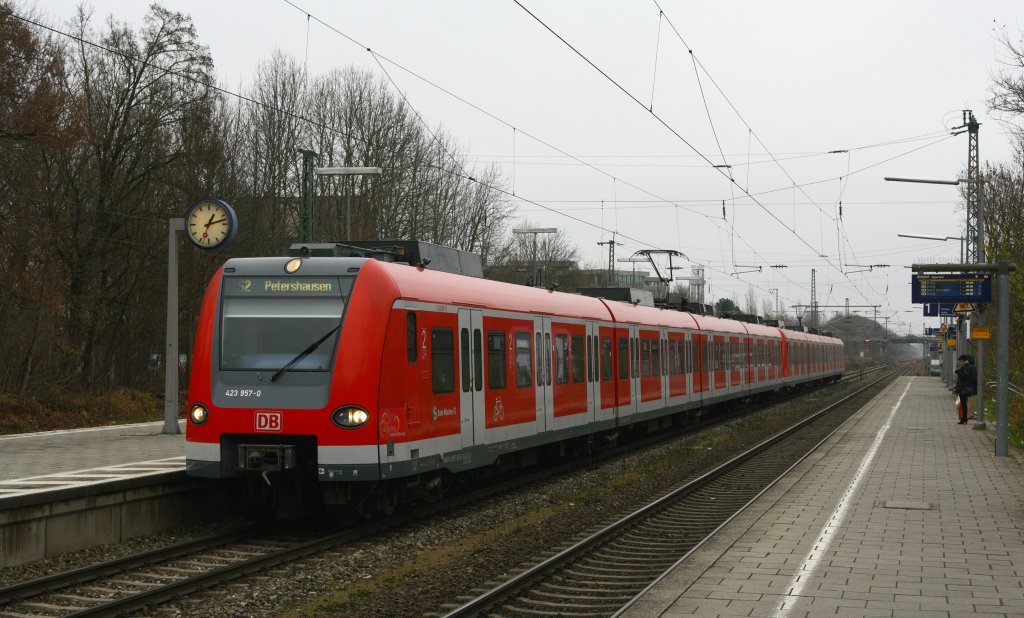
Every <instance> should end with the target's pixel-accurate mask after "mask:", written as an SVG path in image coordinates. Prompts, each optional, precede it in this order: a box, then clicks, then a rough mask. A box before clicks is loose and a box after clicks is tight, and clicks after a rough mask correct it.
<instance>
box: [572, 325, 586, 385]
mask: <svg viewBox="0 0 1024 618" xmlns="http://www.w3.org/2000/svg"><path fill="white" fill-rule="evenodd" d="M583 354H584V350H583V336H582V335H573V336H572V383H573V384H578V383H580V382H582V381H583V377H584V375H585V374H584V371H585V369H586V368H585V367H584V363H585V362H586V359H585V358H584V356H583Z"/></svg>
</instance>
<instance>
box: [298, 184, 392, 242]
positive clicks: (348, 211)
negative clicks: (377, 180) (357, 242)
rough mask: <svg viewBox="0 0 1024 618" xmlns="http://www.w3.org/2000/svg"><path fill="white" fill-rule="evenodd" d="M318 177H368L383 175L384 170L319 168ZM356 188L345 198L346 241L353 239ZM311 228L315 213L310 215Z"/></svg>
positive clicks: (350, 190) (351, 189)
mask: <svg viewBox="0 0 1024 618" xmlns="http://www.w3.org/2000/svg"><path fill="white" fill-rule="evenodd" d="M313 171H314V172H316V175H317V176H366V175H377V174H381V173H382V172H383V170H382V169H381V168H379V167H318V168H316V169H315V170H313ZM353 193H355V191H354V187H352V188H350V189H349V191H348V194H347V195H346V198H345V239H346V240H351V239H352V194H353ZM309 221H310V227H312V221H313V213H309Z"/></svg>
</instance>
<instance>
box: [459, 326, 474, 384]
mask: <svg viewBox="0 0 1024 618" xmlns="http://www.w3.org/2000/svg"><path fill="white" fill-rule="evenodd" d="M459 367H461V368H462V371H461V372H460V373H461V374H462V392H463V393H468V392H469V389H471V388H472V387H473V384H472V378H471V376H470V369H469V329H468V328H463V329H462V330H461V331H459Z"/></svg>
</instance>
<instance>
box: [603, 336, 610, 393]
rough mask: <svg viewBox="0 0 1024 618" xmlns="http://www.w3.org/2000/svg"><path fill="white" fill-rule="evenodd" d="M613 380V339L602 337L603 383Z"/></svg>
mask: <svg viewBox="0 0 1024 618" xmlns="http://www.w3.org/2000/svg"><path fill="white" fill-rule="evenodd" d="M611 379H612V338H611V337H601V381H603V382H607V381H608V380H611Z"/></svg>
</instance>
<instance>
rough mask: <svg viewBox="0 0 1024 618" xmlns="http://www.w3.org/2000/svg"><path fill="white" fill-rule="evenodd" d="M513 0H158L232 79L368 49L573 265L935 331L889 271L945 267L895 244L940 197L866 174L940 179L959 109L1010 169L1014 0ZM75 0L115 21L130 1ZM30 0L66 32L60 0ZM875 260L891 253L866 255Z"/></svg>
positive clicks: (351, 61) (358, 56) (67, 6)
mask: <svg viewBox="0 0 1024 618" xmlns="http://www.w3.org/2000/svg"><path fill="white" fill-rule="evenodd" d="M519 2H520V3H521V5H522V6H520V4H517V3H516V2H515V1H514V0H492V1H487V2H481V1H479V0H476V1H472V0H448V1H444V2H440V1H431V2H427V1H422V0H421V1H412V0H402V1H399V0H375V1H373V2H351V1H337V0H330V1H329V0H290V1H287V0H249V1H243V0H205V1H203V2H199V1H196V0H165V1H164V2H163V3H162V4H163V5H164V6H167V7H168V8H171V9H174V10H178V11H181V12H184V13H188V14H191V15H192V17H193V19H194V21H195V24H196V27H197V30H198V32H199V35H200V37H201V39H202V40H203V41H204V42H205V43H206V44H208V45H209V47H210V49H211V52H212V56H213V59H214V62H215V64H216V67H217V74H218V76H219V78H220V79H221V81H222V82H223V83H224V84H225V85H226V86H227V87H228V88H231V89H234V90H244V88H245V86H246V84H247V83H248V82H249V81H250V79H251V76H252V75H253V74H254V72H255V68H256V66H257V64H258V63H259V62H260V60H261V59H264V58H266V57H267V56H268V55H269V54H270V53H271V52H272V51H274V50H275V49H279V50H282V51H283V52H285V53H287V54H289V55H291V56H293V57H295V58H296V59H298V60H300V61H306V62H308V68H309V71H310V72H311V73H314V74H315V73H322V72H326V71H328V70H331V69H333V68H336V67H346V66H351V65H354V66H358V67H363V68H366V69H369V70H371V71H374V72H376V73H378V74H381V70H380V67H379V66H378V64H377V62H376V61H375V60H374V57H373V54H371V53H369V52H367V51H366V48H367V47H369V48H371V49H372V50H373V51H374V52H375V53H376V54H379V55H380V56H381V57H383V58H384V59H386V60H383V59H382V62H384V66H385V67H386V68H387V70H388V71H389V72H390V74H391V77H392V78H393V79H394V80H395V82H396V83H397V85H398V87H399V88H400V89H401V90H402V91H403V92H404V93H406V95H407V96H408V98H409V101H410V103H411V104H412V105H413V106H414V107H415V108H416V109H417V110H418V111H419V112H420V113H421V114H423V115H424V116H425V117H426V118H427V119H428V121H429V122H430V123H431V124H432V125H438V124H440V125H442V126H443V127H444V128H445V129H447V130H448V131H449V132H450V133H452V134H453V135H454V136H455V137H456V138H457V139H458V141H459V142H460V143H461V145H462V146H463V148H465V149H466V150H467V151H468V152H469V153H470V155H471V161H473V162H492V161H494V162H498V163H500V164H501V166H502V168H503V169H504V171H505V174H506V176H507V178H508V179H509V181H510V182H512V181H513V179H514V183H513V187H514V190H515V193H516V195H517V196H520V197H522V198H525V200H527V201H520V202H519V204H518V207H519V211H520V213H521V217H524V218H526V219H528V220H529V221H530V223H531V224H533V225H536V226H544V227H548V226H550V227H558V228H560V229H563V230H566V231H567V232H568V233H569V235H570V237H571V238H572V240H573V241H574V242H575V243H576V244H577V245H578V246H579V247H580V249H581V251H582V253H583V255H584V256H585V260H586V262H587V263H588V264H592V265H602V264H605V263H606V262H607V252H606V249H605V248H603V247H599V246H598V245H597V243H598V242H601V241H606V240H608V239H609V238H611V232H613V231H614V232H617V234H618V236H617V237H616V239H617V240H618V241H619V242H621V243H623V244H622V245H621V246H620V247H619V248H618V256H619V257H626V256H628V255H629V254H630V253H632V252H633V251H636V250H637V249H643V248H660V249H675V250H678V251H681V252H683V253H685V254H686V255H687V256H688V257H689V258H690V259H691V260H692V263H699V264H703V265H705V266H706V267H707V274H708V275H709V277H710V287H709V288H708V290H707V294H708V300H709V301H711V300H713V299H714V298H719V297H729V298H733V299H734V300H736V301H738V302H739V303H740V304H741V306H742V305H743V304H745V298H746V296H747V291H748V289H751V288H752V289H753V290H754V293H755V295H756V296H757V297H758V299H759V300H758V306H760V304H761V303H760V299H762V298H768V297H770V293H769V290H772V289H778V290H779V292H780V296H781V303H782V304H783V305H786V306H788V305H793V304H797V303H803V304H806V303H809V302H810V287H811V286H810V281H811V275H810V271H811V269H812V268H813V269H815V270H816V273H817V300H818V303H819V304H821V305H842V304H844V302H845V301H846V299H847V298H848V299H849V302H850V304H852V305H874V304H879V305H882V308H881V309H879V315H880V316H884V315H892V316H894V317H892V318H891V319H890V320H889V324H890V326H893V325H894V324H897V323H902V330H904V331H906V330H911V329H912V332H914V333H921V332H922V328H923V326H924V325H929V326H930V325H937V323H938V322H937V320H935V319H927V320H926V319H925V318H922V317H921V315H920V313H921V311H920V308H917V307H912V306H911V304H910V270H909V269H908V268H904V267H905V266H909V265H910V264H911V263H912V262H915V261H921V260H927V261H957V259H958V256H959V251H960V247H959V243H957V242H934V241H924V240H907V239H902V238H898V237H897V236H896V234H897V233H919V234H930V235H939V236H958V235H960V234H961V231H962V228H963V219H964V214H963V211H962V210H961V209H959V208H958V203H959V193H958V191H957V189H956V188H955V187H950V186H941V185H934V186H933V185H920V184H898V183H886V182H884V181H883V180H882V177H883V176H887V175H890V176H892V175H895V176H927V177H935V178H951V179H952V178H956V177H958V176H959V175H960V174H961V172H962V170H963V169H964V167H965V165H966V161H967V136H966V134H964V135H960V136H958V137H950V135H949V133H950V130H951V129H952V128H953V127H955V126H957V125H960V124H961V118H962V114H961V110H964V109H972V110H973V111H974V113H975V116H976V117H977V118H978V120H979V121H980V122H981V123H982V127H981V132H980V140H979V142H980V152H981V157H982V159H983V160H988V161H1003V162H1006V161H1008V160H1009V159H1010V156H1011V155H1010V152H1011V149H1010V145H1009V140H1008V138H1007V135H1006V131H1005V128H1004V126H1003V125H1002V124H1000V122H999V120H998V119H996V118H992V117H990V116H989V114H988V112H987V109H986V105H985V101H986V99H987V97H988V88H989V86H990V82H991V79H990V77H991V75H992V74H993V72H994V71H996V70H998V69H999V68H1000V65H999V63H998V59H999V56H1000V53H1001V48H1000V45H999V44H998V41H997V36H998V34H999V32H1000V30H1001V29H1003V28H1005V29H1006V30H1007V31H1008V32H1009V33H1010V34H1011V35H1012V36H1014V37H1019V33H1020V31H1021V28H1022V23H1024V20H1022V19H1021V18H1020V17H1019V15H1020V13H1021V11H1020V6H1021V4H1020V2H1019V0H977V1H973V2H954V1H950V0H946V1H934V2H923V1H914V2H892V1H889V2H880V1H876V0H866V1H860V2H821V1H820V0H818V1H799V2H797V1H792V2H789V1H787V2H755V1H738V2H699V3H698V2H682V1H678V0H658V4H655V2H654V1H652V0H632V1H629V2H625V1H619V2H612V1H600V2H597V1H588V2H584V1H562V0H547V1H544V2H541V1H540V0H519ZM87 4H88V5H89V6H91V7H93V9H94V10H95V15H96V17H97V18H100V19H103V18H105V17H106V16H107V15H109V14H113V15H115V16H116V17H117V18H118V19H120V20H123V21H126V22H128V23H129V24H132V25H135V26H138V25H139V24H140V23H141V17H142V15H143V14H144V12H145V10H146V3H144V2H138V1H134V0H131V1H129V0H93V1H92V2H89V3H87ZM37 6H38V8H39V10H40V11H41V12H42V13H43V14H44V15H46V16H48V17H49V18H50V19H51V20H52V21H54V22H55V23H62V22H66V20H67V19H68V18H69V17H70V16H71V15H72V14H73V12H74V9H75V6H76V4H75V3H74V2H71V1H70V0H40V1H39V2H38V5H37ZM659 6H660V8H661V9H663V10H664V15H663V16H661V15H659ZM523 7H525V9H528V10H529V11H530V12H532V13H533V15H535V16H536V18H535V17H533V16H531V15H530V13H528V12H527V10H524V8H523ZM307 15H309V17H308V18H307ZM538 20H539V21H538ZM541 21H542V22H543V23H544V24H546V25H547V26H548V27H549V28H550V29H551V30H553V31H554V32H556V33H557V34H558V35H560V36H561V37H562V38H564V39H565V41H566V42H568V43H569V44H571V45H572V46H573V47H574V48H575V49H576V50H578V52H579V53H580V54H582V55H583V56H585V57H586V58H587V59H589V61H591V62H593V64H594V65H596V66H597V67H598V68H600V69H601V70H602V71H603V72H604V73H605V74H606V75H607V77H605V76H602V75H601V74H600V73H599V72H598V71H596V70H595V69H594V68H593V67H592V66H590V65H589V64H588V63H587V60H584V59H583V58H581V57H580V55H577V53H575V52H574V51H573V50H572V49H570V48H569V47H568V46H567V45H566V44H565V43H563V42H562V41H560V40H559V39H558V38H556V37H555V36H554V35H553V34H552V33H551V32H550V31H549V30H548V29H547V28H545V26H544V25H542V23H541ZM325 24H326V26H325ZM328 26H329V27H328ZM339 32H340V33H344V35H347V37H349V38H345V36H342V35H341V34H339ZM350 39H351V40H350ZM353 40H354V41H355V42H353ZM690 50H692V55H691V53H690ZM388 61H391V62H394V63H396V64H398V65H401V66H402V67H404V68H405V69H408V70H409V71H412V72H414V73H415V74H417V75H418V76H420V77H422V78H425V79H427V80H430V81H431V82H433V83H434V84H436V85H437V86H441V87H443V88H444V89H447V90H448V91H450V92H451V93H454V94H456V95H458V96H459V97H462V98H463V99H465V100H466V101H469V102H471V103H472V104H473V105H475V106H477V107H479V108H481V109H482V110H484V111H485V112H486V114H485V113H481V112H480V111H477V110H476V109H474V108H473V107H470V106H467V105H466V104H465V103H463V102H460V101H459V100H458V99H456V98H454V97H452V96H451V95H449V94H446V93H444V92H442V91H440V90H439V89H438V88H436V87H435V86H432V85H430V84H428V83H425V82H424V81H423V80H422V79H420V77H417V76H416V75H413V74H410V73H409V72H406V71H405V70H402V69H401V68H398V67H396V66H395V65H394V64H390V63H389V62H388ZM655 63H656V66H657V70H655ZM609 78H610V79H609ZM612 80H614V82H615V83H613V81H612ZM620 87H621V88H620ZM623 90H625V91H626V92H623ZM627 93H628V94H627ZM630 95H631V96H630ZM631 97H632V98H631ZM633 98H635V99H636V101H635V100H633ZM637 101H639V103H638V102H637ZM648 108H652V111H648ZM494 117H496V118H498V119H500V120H495V118H494ZM511 127H515V130H513V129H512V128H511ZM530 136H532V137H534V138H538V139H539V140H542V141H543V142H545V143H546V144H549V145H551V146H554V147H556V148H557V149H559V150H560V151H562V152H558V151H556V150H553V149H552V148H551V147H549V146H548V145H545V144H544V143H540V142H539V141H537V140H536V139H532V138H531V137H530ZM830 151H843V152H837V153H832V154H829V153H830ZM563 153H567V154H569V155H572V157H575V158H578V160H577V159H574V158H570V157H567V156H565V154H563ZM581 161H583V162H585V163H586V165H585V164H583V163H581ZM716 165H730V166H731V167H730V168H721V167H718V168H716V167H715V166H716ZM730 175H731V178H730ZM747 194H750V196H753V197H750V196H748V195H747ZM755 200H756V201H755ZM840 201H841V202H842V217H841V219H840V216H839V203H840ZM723 202H724V204H725V215H726V216H725V218H724V219H723ZM823 256H824V257H823ZM776 264H782V265H786V266H787V268H782V269H775V268H771V267H770V266H771V265H776ZM875 264H889V265H890V266H889V267H887V268H875V269H873V270H870V271H868V270H866V269H865V268H863V266H865V265H875ZM686 265H687V266H689V265H690V263H686ZM620 266H628V265H626V264H622V265H620ZM758 266H760V267H761V271H760V272H741V271H751V270H754V269H756V267H758ZM733 273H739V274H735V275H734V274H733ZM680 276H682V275H680ZM828 311H831V310H828ZM790 315H792V313H790ZM869 315H870V310H869Z"/></svg>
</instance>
